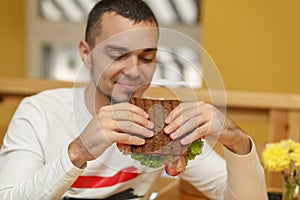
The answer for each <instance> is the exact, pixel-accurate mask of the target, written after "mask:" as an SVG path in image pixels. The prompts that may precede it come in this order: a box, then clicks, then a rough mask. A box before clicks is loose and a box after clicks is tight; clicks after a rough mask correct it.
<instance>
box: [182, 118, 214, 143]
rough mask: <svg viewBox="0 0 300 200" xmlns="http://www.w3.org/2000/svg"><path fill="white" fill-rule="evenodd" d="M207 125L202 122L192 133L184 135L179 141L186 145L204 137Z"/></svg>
mask: <svg viewBox="0 0 300 200" xmlns="http://www.w3.org/2000/svg"><path fill="white" fill-rule="evenodd" d="M208 127H209V124H208V123H206V124H203V125H202V126H200V127H198V128H196V129H195V130H194V131H193V132H192V133H190V134H188V135H186V136H185V137H184V138H182V139H181V140H180V143H181V144H182V145H188V144H191V143H192V142H194V141H196V140H198V139H200V138H203V137H205V136H206V134H207V131H208Z"/></svg>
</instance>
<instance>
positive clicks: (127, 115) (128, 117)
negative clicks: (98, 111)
mask: <svg viewBox="0 0 300 200" xmlns="http://www.w3.org/2000/svg"><path fill="white" fill-rule="evenodd" d="M113 118H114V119H115V120H116V121H131V122H134V123H136V124H139V125H141V126H144V127H146V128H148V129H152V128H153V127H154V124H153V122H151V121H150V120H149V119H147V118H146V117H144V116H141V115H139V114H136V113H133V112H129V111H118V112H116V113H114V115H113Z"/></svg>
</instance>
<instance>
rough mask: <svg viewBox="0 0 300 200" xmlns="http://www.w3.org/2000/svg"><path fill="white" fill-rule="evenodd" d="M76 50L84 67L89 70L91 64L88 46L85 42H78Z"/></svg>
mask: <svg viewBox="0 0 300 200" xmlns="http://www.w3.org/2000/svg"><path fill="white" fill-rule="evenodd" d="M78 50H79V54H80V58H81V60H82V61H83V62H84V64H85V66H86V67H87V68H91V67H92V65H91V62H90V55H89V54H90V46H89V44H88V43H87V42H86V41H85V40H80V42H79V44H78Z"/></svg>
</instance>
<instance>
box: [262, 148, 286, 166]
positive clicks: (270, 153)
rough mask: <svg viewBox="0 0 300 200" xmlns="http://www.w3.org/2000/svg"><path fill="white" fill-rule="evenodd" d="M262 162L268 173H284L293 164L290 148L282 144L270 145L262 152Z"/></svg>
mask: <svg viewBox="0 0 300 200" xmlns="http://www.w3.org/2000/svg"><path fill="white" fill-rule="evenodd" d="M262 161H263V163H264V166H265V168H266V169H267V170H268V171H272V172H280V171H284V170H286V169H288V167H289V164H290V162H291V158H290V156H289V148H287V147H286V145H282V144H280V143H273V144H268V145H267V146H266V148H265V149H264V151H263V152H262Z"/></svg>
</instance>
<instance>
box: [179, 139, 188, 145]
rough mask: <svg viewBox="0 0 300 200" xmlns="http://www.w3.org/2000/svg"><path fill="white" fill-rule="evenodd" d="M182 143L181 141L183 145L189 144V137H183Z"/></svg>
mask: <svg viewBox="0 0 300 200" xmlns="http://www.w3.org/2000/svg"><path fill="white" fill-rule="evenodd" d="M180 143H181V144H182V145H187V144H188V143H189V142H188V141H187V139H185V138H183V139H182V140H181V141H180Z"/></svg>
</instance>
